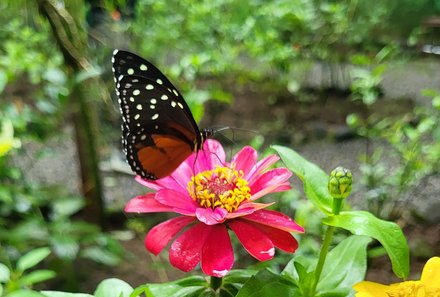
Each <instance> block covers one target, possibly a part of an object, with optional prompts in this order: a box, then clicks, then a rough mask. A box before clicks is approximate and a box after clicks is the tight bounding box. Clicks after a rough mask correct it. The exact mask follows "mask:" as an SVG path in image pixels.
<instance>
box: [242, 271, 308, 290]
mask: <svg viewBox="0 0 440 297" xmlns="http://www.w3.org/2000/svg"><path fill="white" fill-rule="evenodd" d="M250 296H252V297H259V296H261V297H267V296H271V297H278V296H279V297H285V296H300V295H299V290H298V288H297V287H296V285H295V284H294V283H292V282H291V281H290V280H289V279H287V278H284V277H282V276H280V275H277V274H275V273H272V272H270V271H268V270H261V271H260V272H258V273H257V274H256V275H255V276H253V277H251V279H250V280H249V281H248V282H246V283H245V284H244V286H243V287H242V288H241V289H240V291H239V292H238V294H237V297H250Z"/></svg>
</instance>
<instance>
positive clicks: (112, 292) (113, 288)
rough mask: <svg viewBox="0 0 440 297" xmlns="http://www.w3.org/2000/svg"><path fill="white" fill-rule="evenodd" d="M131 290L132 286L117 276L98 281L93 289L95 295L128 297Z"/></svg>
mask: <svg viewBox="0 0 440 297" xmlns="http://www.w3.org/2000/svg"><path fill="white" fill-rule="evenodd" d="M132 292H133V288H132V287H131V286H130V285H129V284H127V283H126V282H124V281H123V280H120V279H117V278H109V279H105V280H103V281H102V282H100V283H99V285H98V287H97V288H96V290H95V293H94V295H95V296H96V297H128V296H130V294H131V293H132Z"/></svg>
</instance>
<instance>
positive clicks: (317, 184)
mask: <svg viewBox="0 0 440 297" xmlns="http://www.w3.org/2000/svg"><path fill="white" fill-rule="evenodd" d="M272 148H273V149H274V150H275V151H276V152H277V153H278V154H279V155H280V157H281V159H282V160H283V162H284V164H286V166H287V168H289V169H290V170H292V171H293V172H294V173H295V174H296V175H297V176H298V177H299V178H300V179H301V180H302V182H303V184H304V192H305V193H306V195H307V198H308V199H310V201H311V202H312V203H313V204H314V205H315V206H316V207H318V208H319V209H320V210H322V211H323V212H324V213H326V214H331V205H332V198H331V196H330V194H329V193H328V190H327V183H328V175H327V174H326V173H325V172H324V171H323V170H322V169H321V168H319V167H318V166H316V165H315V164H313V163H312V162H309V161H308V160H306V159H305V158H303V157H302V156H301V155H299V154H298V153H297V152H295V151H294V150H292V149H290V148H287V147H283V146H279V145H274V146H272Z"/></svg>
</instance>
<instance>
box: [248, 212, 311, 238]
mask: <svg viewBox="0 0 440 297" xmlns="http://www.w3.org/2000/svg"><path fill="white" fill-rule="evenodd" d="M242 219H245V220H249V221H252V222H256V223H260V224H263V225H267V226H271V227H273V228H276V229H280V230H284V231H287V232H299V233H303V232H304V228H303V227H301V226H300V225H298V224H297V223H295V221H294V220H292V219H291V218H289V217H288V216H286V215H285V214H283V213H280V212H278V211H274V210H267V209H262V210H259V211H256V212H254V213H251V214H249V215H247V216H245V217H242Z"/></svg>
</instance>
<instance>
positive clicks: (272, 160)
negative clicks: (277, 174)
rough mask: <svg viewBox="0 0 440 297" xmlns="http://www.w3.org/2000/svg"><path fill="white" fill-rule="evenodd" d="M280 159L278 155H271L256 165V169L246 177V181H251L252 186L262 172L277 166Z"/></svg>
mask: <svg viewBox="0 0 440 297" xmlns="http://www.w3.org/2000/svg"><path fill="white" fill-rule="evenodd" d="M279 159H280V157H278V156H277V155H270V156H267V157H266V158H264V159H262V160H260V161H258V163H257V165H255V166H254V168H252V170H251V171H250V172H249V173H248V174H247V175H246V176H245V178H246V180H247V181H249V184H251V183H252V182H253V180H254V179H255V178H256V177H258V176H259V174H260V173H261V172H263V171H264V170H266V169H267V168H269V167H270V166H272V165H273V164H275V163H276V162H277V161H278V160H279Z"/></svg>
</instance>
